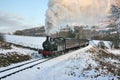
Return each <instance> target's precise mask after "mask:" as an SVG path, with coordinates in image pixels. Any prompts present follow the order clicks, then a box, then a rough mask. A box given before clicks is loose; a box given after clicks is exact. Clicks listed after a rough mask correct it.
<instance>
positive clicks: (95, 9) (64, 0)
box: [45, 0, 110, 34]
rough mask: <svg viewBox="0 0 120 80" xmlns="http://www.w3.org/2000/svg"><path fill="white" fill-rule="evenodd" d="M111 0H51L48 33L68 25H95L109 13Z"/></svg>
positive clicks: (47, 17) (47, 14) (47, 21)
mask: <svg viewBox="0 0 120 80" xmlns="http://www.w3.org/2000/svg"><path fill="white" fill-rule="evenodd" d="M109 7H110V0H50V1H49V4H48V10H47V11H46V20H45V22H46V25H45V26H46V27H45V28H46V32H47V34H50V33H53V32H56V31H59V30H60V29H61V28H63V27H64V26H66V25H71V26H72V25H75V24H77V25H89V26H92V25H95V24H97V23H99V22H100V21H102V19H103V18H104V17H105V16H106V15H107V14H108V13H107V12H108V10H109Z"/></svg>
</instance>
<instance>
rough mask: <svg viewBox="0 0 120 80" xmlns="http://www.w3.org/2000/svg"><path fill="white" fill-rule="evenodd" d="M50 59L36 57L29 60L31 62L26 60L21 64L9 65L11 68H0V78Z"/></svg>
mask: <svg viewBox="0 0 120 80" xmlns="http://www.w3.org/2000/svg"><path fill="white" fill-rule="evenodd" d="M50 59H52V58H45V59H37V60H34V61H31V62H27V63H24V64H21V65H18V66H14V67H11V68H9V69H6V70H1V71H0V80H1V79H3V78H6V77H8V76H11V75H13V74H15V73H18V72H21V71H23V70H26V69H29V68H32V67H34V66H36V65H38V64H41V63H44V62H46V61H48V60H50Z"/></svg>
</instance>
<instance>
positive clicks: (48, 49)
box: [39, 36, 89, 57]
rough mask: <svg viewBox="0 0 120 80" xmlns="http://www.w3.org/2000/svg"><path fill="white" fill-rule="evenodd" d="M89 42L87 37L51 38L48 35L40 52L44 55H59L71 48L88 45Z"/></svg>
mask: <svg viewBox="0 0 120 80" xmlns="http://www.w3.org/2000/svg"><path fill="white" fill-rule="evenodd" d="M88 44H89V40H87V39H72V38H67V39H65V38H63V37H57V38H50V37H49V36H47V37H46V40H45V41H44V42H43V44H42V47H43V50H39V54H42V55H43V56H44V57H52V56H58V55H60V54H64V53H65V52H68V51H69V50H75V49H78V48H80V47H84V46H87V45H88Z"/></svg>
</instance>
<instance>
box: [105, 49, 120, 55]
mask: <svg viewBox="0 0 120 80" xmlns="http://www.w3.org/2000/svg"><path fill="white" fill-rule="evenodd" d="M107 50H108V51H109V52H110V53H112V54H115V55H120V49H107Z"/></svg>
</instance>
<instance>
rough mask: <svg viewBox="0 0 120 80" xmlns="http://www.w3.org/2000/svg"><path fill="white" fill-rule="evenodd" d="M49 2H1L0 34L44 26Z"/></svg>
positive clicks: (36, 0) (30, 0) (7, 0)
mask: <svg viewBox="0 0 120 80" xmlns="http://www.w3.org/2000/svg"><path fill="white" fill-rule="evenodd" d="M47 5H48V0H0V32H14V31H15V30H22V29H26V28H33V27H36V26H40V25H44V23H45V12H46V10H47Z"/></svg>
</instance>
